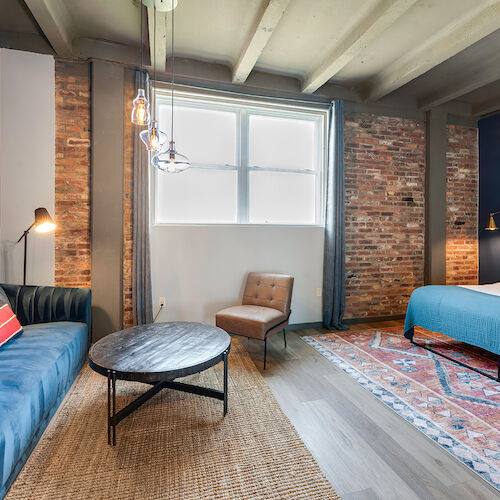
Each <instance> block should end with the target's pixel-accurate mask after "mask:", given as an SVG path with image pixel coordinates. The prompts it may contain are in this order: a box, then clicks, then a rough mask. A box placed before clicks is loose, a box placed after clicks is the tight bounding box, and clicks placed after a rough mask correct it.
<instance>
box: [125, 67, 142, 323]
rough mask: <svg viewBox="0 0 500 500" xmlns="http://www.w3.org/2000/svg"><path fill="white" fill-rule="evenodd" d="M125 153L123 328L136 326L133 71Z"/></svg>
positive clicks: (128, 83) (128, 77)
mask: <svg viewBox="0 0 500 500" xmlns="http://www.w3.org/2000/svg"><path fill="white" fill-rule="evenodd" d="M124 94H125V95H124V104H125V105H124V119H123V123H124V131H123V133H124V138H123V144H124V151H123V161H124V163H123V327H124V328H127V327H129V326H133V324H134V313H133V308H132V279H133V278H132V266H133V254H132V246H133V232H132V229H133V228H132V221H133V219H132V213H133V198H132V195H133V165H134V134H136V133H138V130H136V127H135V126H134V125H133V123H132V122H131V121H130V115H131V114H132V100H133V99H134V98H135V84H134V73H133V71H128V70H127V71H125V89H124Z"/></svg>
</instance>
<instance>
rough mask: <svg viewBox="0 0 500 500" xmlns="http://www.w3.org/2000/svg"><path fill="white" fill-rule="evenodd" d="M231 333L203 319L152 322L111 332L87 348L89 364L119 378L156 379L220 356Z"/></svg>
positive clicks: (180, 373) (210, 362)
mask: <svg viewBox="0 0 500 500" xmlns="http://www.w3.org/2000/svg"><path fill="white" fill-rule="evenodd" d="M230 344H231V337H230V336H229V335H228V334H227V333H226V332H225V331H224V330H222V329H221V328H217V327H216V326H211V325H205V324H203V323H186V322H172V323H155V324H149V325H140V326H134V327H132V328H127V329H126V330H121V331H119V332H115V333H112V334H110V335H108V336H106V337H104V338H102V339H101V340H99V341H98V342H96V343H95V344H94V345H93V346H92V347H91V349H90V352H89V365H90V367H91V368H92V369H93V370H95V371H97V372H98V373H101V374H102V375H107V373H108V370H112V371H115V372H116V376H117V378H119V379H122V380H136V381H139V382H157V381H160V380H173V379H175V378H178V377H185V376H186V375H191V374H192V373H197V372H200V371H203V370H206V369H207V368H209V367H210V366H213V365H215V364H217V363H219V362H220V361H222V359H223V357H224V353H225V352H226V351H227V350H228V349H229V346H230Z"/></svg>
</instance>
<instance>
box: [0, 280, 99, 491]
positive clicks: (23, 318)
mask: <svg viewBox="0 0 500 500" xmlns="http://www.w3.org/2000/svg"><path fill="white" fill-rule="evenodd" d="M0 286H1V287H2V288H3V290H4V292H5V293H6V295H7V298H8V299H9V302H10V304H11V307H12V310H13V311H14V312H15V313H16V315H17V317H18V319H19V321H20V323H21V324H22V325H23V328H24V333H23V334H22V335H21V336H19V337H17V338H16V339H14V340H12V341H11V342H8V343H7V344H6V345H5V346H3V347H2V348H0V499H1V498H3V497H4V496H5V494H6V492H7V490H8V489H9V487H10V485H11V484H12V482H13V481H14V479H15V478H16V476H17V474H18V473H19V471H20V470H21V468H22V466H23V465H24V463H25V462H26V460H27V459H28V457H29V455H30V453H31V452H32V451H33V448H34V447H35V445H36V444H37V442H38V440H39V439H40V436H41V435H42V433H43V431H44V430H45V428H46V427H47V424H48V423H49V421H50V419H51V418H52V416H53V415H54V413H55V411H56V410H57V408H58V406H59V404H60V403H61V401H62V399H63V398H64V396H65V394H66V392H67V391H68V389H69V388H70V386H71V384H72V383H73V381H74V380H75V377H76V376H77V374H78V372H79V371H80V369H81V368H82V366H83V364H84V363H85V361H86V358H87V352H88V348H89V345H90V317H91V302H90V290H88V289H85V288H62V287H50V286H44V287H38V286H19V285H0Z"/></svg>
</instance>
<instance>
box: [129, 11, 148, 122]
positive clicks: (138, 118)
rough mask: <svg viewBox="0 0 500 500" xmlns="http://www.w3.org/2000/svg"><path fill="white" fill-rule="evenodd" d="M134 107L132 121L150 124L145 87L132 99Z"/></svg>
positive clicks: (138, 90)
mask: <svg viewBox="0 0 500 500" xmlns="http://www.w3.org/2000/svg"><path fill="white" fill-rule="evenodd" d="M139 8H140V9H141V78H143V73H142V52H143V48H142V10H143V7H142V3H141V4H140V7H139ZM132 104H133V108H132V117H131V120H132V123H134V124H135V125H148V124H149V119H150V115H149V102H148V100H147V98H146V93H145V92H144V89H137V96H136V98H135V99H134V100H133V101H132Z"/></svg>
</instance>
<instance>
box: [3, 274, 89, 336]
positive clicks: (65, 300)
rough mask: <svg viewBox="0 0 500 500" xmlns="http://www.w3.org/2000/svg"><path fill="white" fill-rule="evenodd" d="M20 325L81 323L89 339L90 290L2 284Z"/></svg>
mask: <svg viewBox="0 0 500 500" xmlns="http://www.w3.org/2000/svg"><path fill="white" fill-rule="evenodd" d="M0 286H1V287H2V288H3V290H4V292H5V294H6V295H7V298H8V299H9V302H10V305H11V307H12V310H13V311H14V312H15V314H16V316H17V319H18V320H19V322H20V323H21V325H23V326H24V325H31V324H35V323H50V322H53V321H78V322H81V323H86V324H87V326H88V330H89V338H90V319H91V297H90V290H89V289H88V288H65V287H55V286H29V285H7V284H5V285H4V284H0Z"/></svg>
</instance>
